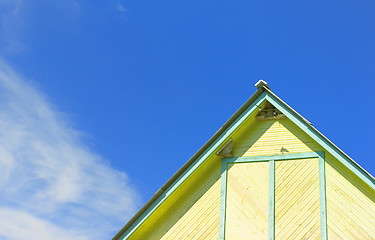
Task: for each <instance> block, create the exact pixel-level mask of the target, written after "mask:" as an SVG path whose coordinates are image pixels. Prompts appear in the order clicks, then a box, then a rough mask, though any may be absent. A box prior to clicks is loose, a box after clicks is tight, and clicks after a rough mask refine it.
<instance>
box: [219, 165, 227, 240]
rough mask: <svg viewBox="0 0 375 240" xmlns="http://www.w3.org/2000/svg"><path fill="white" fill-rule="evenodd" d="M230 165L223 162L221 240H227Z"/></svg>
mask: <svg viewBox="0 0 375 240" xmlns="http://www.w3.org/2000/svg"><path fill="white" fill-rule="evenodd" d="M227 172H228V163H227V161H225V159H223V160H222V161H221V190H220V220H219V240H224V239H225V212H226V207H227V176H228V173H227Z"/></svg>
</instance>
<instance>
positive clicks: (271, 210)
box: [268, 160, 275, 240]
mask: <svg viewBox="0 0 375 240" xmlns="http://www.w3.org/2000/svg"><path fill="white" fill-rule="evenodd" d="M269 164H270V165H269V194H268V197H269V201H268V239H269V240H274V239H275V160H270V161H269Z"/></svg>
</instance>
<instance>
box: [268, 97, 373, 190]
mask: <svg viewBox="0 0 375 240" xmlns="http://www.w3.org/2000/svg"><path fill="white" fill-rule="evenodd" d="M266 100H267V101H268V102H270V103H271V104H272V105H273V106H274V107H276V108H277V109H278V110H279V111H281V112H282V113H283V114H284V115H285V116H286V117H287V118H289V119H290V120H291V121H292V122H294V123H295V124H296V125H297V126H298V127H300V128H301V129H302V130H303V131H304V132H305V133H307V135H309V136H310V137H311V138H312V139H314V140H315V141H316V142H317V143H318V144H320V145H321V146H322V147H323V148H324V149H326V150H327V151H328V152H329V153H330V154H332V155H333V156H334V157H335V158H336V159H338V160H339V161H340V162H341V163H342V164H344V166H345V167H347V168H348V169H349V170H350V171H352V172H353V173H354V174H356V175H357V176H358V177H359V178H360V179H362V180H363V181H364V182H365V183H366V184H368V185H369V186H370V187H371V188H372V189H374V190H375V180H374V179H373V178H372V177H371V176H370V175H369V174H368V173H366V172H365V171H364V170H363V169H361V168H360V167H359V166H358V165H357V164H356V163H354V162H353V161H352V160H351V159H349V158H348V157H346V156H344V155H343V153H341V152H340V151H339V150H337V149H336V148H334V147H333V144H332V143H330V142H329V141H327V139H324V138H323V137H322V136H321V135H320V134H318V133H317V130H316V129H314V128H313V127H312V126H310V125H308V124H307V123H306V122H304V121H302V120H301V119H300V118H298V117H297V116H296V114H295V113H293V112H292V111H291V109H290V107H289V106H285V105H286V104H285V103H282V102H281V100H278V99H276V98H275V97H274V96H272V95H271V94H269V93H267V95H266Z"/></svg>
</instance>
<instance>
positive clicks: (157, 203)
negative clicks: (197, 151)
mask: <svg viewBox="0 0 375 240" xmlns="http://www.w3.org/2000/svg"><path fill="white" fill-rule="evenodd" d="M266 95H267V93H266V92H263V93H262V94H261V95H260V96H259V97H258V98H257V99H256V100H255V101H254V102H253V103H252V104H251V105H250V106H249V107H248V108H247V109H246V110H245V111H244V112H243V113H242V114H241V115H240V116H239V117H238V118H237V119H236V120H235V121H234V122H233V123H232V125H231V126H230V127H229V128H228V129H227V130H225V131H224V132H223V133H222V134H221V135H220V137H218V138H217V139H216V141H215V142H213V143H212V145H211V146H210V147H209V148H207V150H206V151H205V152H204V153H203V154H202V155H201V156H200V157H198V158H197V160H195V162H194V163H193V164H192V165H190V166H189V167H188V168H187V169H186V171H185V172H184V173H183V174H181V175H180V176H179V177H178V178H177V179H176V181H175V182H174V183H173V184H172V185H171V186H169V187H168V189H167V190H165V191H164V192H163V193H162V194H161V195H160V197H159V198H158V199H157V200H156V201H155V202H153V203H152V204H151V206H150V207H149V208H148V209H147V210H146V211H145V212H144V213H143V214H142V215H141V216H140V217H139V218H138V219H137V220H136V221H135V222H134V223H133V224H132V225H131V227H129V228H128V229H127V230H126V231H125V232H124V233H123V234H122V235H121V236H120V237H119V238H118V239H121V240H125V239H128V238H129V237H130V236H131V235H132V234H133V233H134V232H135V231H136V230H137V229H138V227H139V226H140V225H141V224H142V223H144V222H145V221H146V219H147V218H148V217H149V216H150V215H151V214H152V213H153V212H154V211H155V210H156V209H157V208H158V207H159V206H160V205H161V204H162V203H163V202H164V201H165V200H166V199H167V198H168V197H169V196H170V195H171V194H172V193H173V192H174V191H175V190H176V189H177V188H178V187H179V186H180V185H181V184H182V183H183V182H184V181H185V180H186V179H187V178H188V177H189V176H190V175H191V174H192V173H193V172H194V171H195V170H196V169H197V168H198V167H199V166H200V165H201V164H202V163H203V162H204V161H205V160H206V159H207V158H208V157H209V156H210V155H211V154H212V153H214V152H215V150H216V149H217V148H218V147H219V146H220V145H221V144H222V143H224V142H225V141H226V139H228V137H229V136H230V135H231V134H232V133H233V132H234V131H235V130H236V129H237V128H238V127H239V126H240V125H241V124H242V123H243V122H244V121H245V120H246V118H248V117H249V116H250V114H251V113H252V112H253V111H254V110H255V109H257V108H258V106H259V105H260V104H261V103H262V102H263V101H265V98H266Z"/></svg>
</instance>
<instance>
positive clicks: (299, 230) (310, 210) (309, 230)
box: [275, 159, 320, 240]
mask: <svg viewBox="0 0 375 240" xmlns="http://www.w3.org/2000/svg"><path fill="white" fill-rule="evenodd" d="M275 164H276V166H275V212H276V214H275V237H276V239H277V240H282V239H320V211H319V161H318V159H303V160H289V161H276V163H275Z"/></svg>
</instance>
